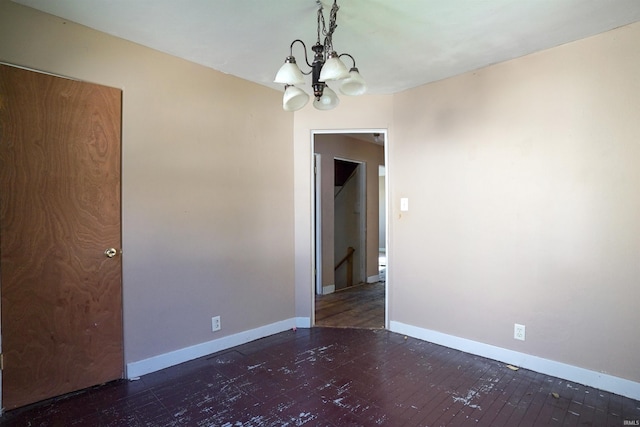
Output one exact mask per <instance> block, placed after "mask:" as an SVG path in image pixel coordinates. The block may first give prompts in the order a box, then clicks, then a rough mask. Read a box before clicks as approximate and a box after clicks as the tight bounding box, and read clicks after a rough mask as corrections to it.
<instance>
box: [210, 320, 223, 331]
mask: <svg viewBox="0 0 640 427" xmlns="http://www.w3.org/2000/svg"><path fill="white" fill-rule="evenodd" d="M220 327H221V326H220V316H216V317H212V318H211V331H213V332H215V331H219V330H220Z"/></svg>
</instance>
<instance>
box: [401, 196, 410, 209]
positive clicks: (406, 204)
mask: <svg viewBox="0 0 640 427" xmlns="http://www.w3.org/2000/svg"><path fill="white" fill-rule="evenodd" d="M400 210H401V211H402V212H407V211H408V210H409V199H407V198H406V197H403V198H401V199H400Z"/></svg>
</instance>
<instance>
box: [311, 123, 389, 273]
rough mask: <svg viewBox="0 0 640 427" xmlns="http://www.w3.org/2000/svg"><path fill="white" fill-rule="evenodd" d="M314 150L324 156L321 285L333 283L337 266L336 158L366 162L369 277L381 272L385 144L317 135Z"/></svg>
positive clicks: (340, 136) (367, 260)
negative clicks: (380, 197)
mask: <svg viewBox="0 0 640 427" xmlns="http://www.w3.org/2000/svg"><path fill="white" fill-rule="evenodd" d="M314 148H315V152H316V153H319V154H321V155H322V162H321V164H322V171H321V177H322V189H323V191H322V204H321V206H322V285H323V286H327V285H333V284H335V280H334V267H335V264H336V262H337V261H339V260H340V259H339V258H338V259H335V257H334V255H335V254H334V227H333V224H334V221H333V212H334V204H333V201H334V187H333V184H334V162H333V160H334V158H336V157H338V158H341V159H348V160H357V161H361V162H363V163H365V164H366V173H367V177H366V191H367V206H366V209H367V217H366V230H367V231H366V233H367V236H366V240H367V247H366V277H371V276H377V275H378V247H379V245H378V228H379V227H378V219H379V215H378V195H379V191H378V165H383V164H384V147H383V146H382V145H377V144H373V143H368V142H365V141H361V140H358V139H355V138H351V137H348V136H345V135H340V134H319V135H316V136H315V147H314Z"/></svg>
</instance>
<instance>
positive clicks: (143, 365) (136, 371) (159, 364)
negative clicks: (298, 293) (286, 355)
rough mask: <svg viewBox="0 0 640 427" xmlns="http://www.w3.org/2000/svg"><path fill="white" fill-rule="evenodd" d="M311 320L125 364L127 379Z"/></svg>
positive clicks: (308, 322)
mask: <svg viewBox="0 0 640 427" xmlns="http://www.w3.org/2000/svg"><path fill="white" fill-rule="evenodd" d="M310 325H311V320H310V319H309V318H304V317H296V318H292V319H287V320H282V321H280V322H276V323H271V324H269V325H265V326H261V327H259V328H255V329H251V330H248V331H244V332H240V333H237V334H233V335H228V336H226V337H222V338H219V339H216V340H212V341H208V342H204V343H202V344H196V345H193V346H191V347H185V348H182V349H180V350H175V351H171V352H169V353H164V354H160V355H158V356H153V357H150V358H148V359H144V360H139V361H137V362H132V363H127V373H126V376H127V378H129V379H130V378H136V377H139V376H141V375H145V374H150V373H151V372H155V371H159V370H161V369H165V368H168V367H170V366H175V365H178V364H180V363H184V362H188V361H189V360H193V359H197V358H198V357H202V356H206V355H208V354H212V353H215V352H218V351H222V350H226V349H228V348H231V347H235V346H237V345H241V344H245V343H248V342H250V341H254V340H257V339H260V338H264V337H267V336H269V335H273V334H277V333H279V332H283V331H286V330H287V329H291V328H293V327H297V328H304V327H307V328H308V327H310Z"/></svg>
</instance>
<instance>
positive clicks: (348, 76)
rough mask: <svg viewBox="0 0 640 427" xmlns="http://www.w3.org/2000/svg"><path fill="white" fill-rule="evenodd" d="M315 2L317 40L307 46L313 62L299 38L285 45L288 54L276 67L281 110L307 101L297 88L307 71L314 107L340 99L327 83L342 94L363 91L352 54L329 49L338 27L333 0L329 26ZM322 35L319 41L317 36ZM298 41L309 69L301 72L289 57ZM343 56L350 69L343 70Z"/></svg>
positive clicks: (333, 104) (293, 108)
mask: <svg viewBox="0 0 640 427" xmlns="http://www.w3.org/2000/svg"><path fill="white" fill-rule="evenodd" d="M316 3H317V4H318V40H317V42H316V44H314V45H313V46H312V47H311V50H313V52H314V55H313V62H312V63H309V59H308V57H307V46H306V45H305V44H304V42H303V41H302V40H300V39H296V40H294V41H293V42H291V46H290V47H289V56H287V57H286V59H285V61H284V65H282V67H280V70H278V73H277V74H276V78H275V80H274V82H275V83H281V84H284V96H283V98H282V108H283V109H284V110H285V111H296V110H299V109H301V108H302V107H304V106H305V105H306V104H307V102H308V101H309V95H308V94H307V93H306V92H305V91H303V90H302V89H300V87H299V86H300V85H303V84H304V76H303V74H304V75H309V74H311V87H312V88H313V96H314V97H315V100H314V101H313V106H314V107H316V108H317V109H318V110H331V109H333V108H335V107H336V106H337V105H338V103H339V102H340V100H339V99H338V96H337V95H336V93H335V92H334V91H333V90H332V89H331V88H330V87H329V86H328V84H327V82H331V84H333V82H336V84H339V85H340V92H342V93H343V94H345V95H362V94H363V93H364V92H365V90H366V85H365V82H364V79H363V78H362V76H361V75H360V72H359V71H358V68H356V61H355V59H353V56H351V55H349V54H348V53H342V54H340V55H338V54H337V53H336V51H335V50H334V48H333V32H334V31H335V30H336V28H337V27H338V26H337V24H336V18H337V15H338V9H339V7H338V4H337V0H334V1H333V6H332V7H331V14H330V15H329V29H328V30H327V27H326V25H325V20H324V13H323V12H322V3H321V2H320V0H316ZM322 37H324V41H323V42H322V43H321V42H320V39H321V38H322ZM296 43H300V44H302V46H303V47H304V60H305V62H306V63H307V66H309V68H311V70H309V71H307V72H306V73H305V72H302V70H300V67H298V65H297V64H296V59H295V58H294V57H293V45H294V44H296ZM343 56H347V57H349V58H350V59H351V61H352V62H353V66H352V67H351V69H347V67H346V66H345V65H344V62H342V60H341V59H340V58H341V57H343Z"/></svg>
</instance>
